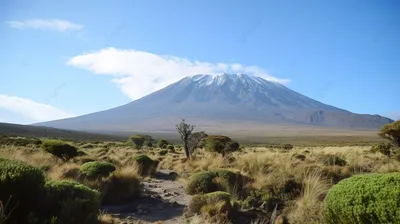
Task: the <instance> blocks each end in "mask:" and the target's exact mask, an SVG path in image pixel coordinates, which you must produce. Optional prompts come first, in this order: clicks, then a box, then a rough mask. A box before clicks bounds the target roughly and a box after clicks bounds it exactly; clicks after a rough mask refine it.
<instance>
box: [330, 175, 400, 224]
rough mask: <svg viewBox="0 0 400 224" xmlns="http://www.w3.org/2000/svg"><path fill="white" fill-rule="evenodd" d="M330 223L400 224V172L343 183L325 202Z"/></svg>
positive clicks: (348, 180)
mask: <svg viewBox="0 0 400 224" xmlns="http://www.w3.org/2000/svg"><path fill="white" fill-rule="evenodd" d="M323 214H324V217H325V219H326V223H332V224H337V223H343V224H350V223H400V173H397V172H396V173H388V174H363V175H356V176H353V177H350V178H347V179H344V180H342V181H340V182H339V183H338V184H336V185H334V186H333V187H332V188H331V189H330V190H329V192H328V194H327V196H326V197H325V200H324V210H323Z"/></svg>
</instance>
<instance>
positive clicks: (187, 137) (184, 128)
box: [176, 119, 206, 159]
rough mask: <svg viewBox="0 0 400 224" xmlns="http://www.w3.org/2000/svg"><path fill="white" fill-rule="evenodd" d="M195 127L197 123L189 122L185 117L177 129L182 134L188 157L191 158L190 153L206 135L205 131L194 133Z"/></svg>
mask: <svg viewBox="0 0 400 224" xmlns="http://www.w3.org/2000/svg"><path fill="white" fill-rule="evenodd" d="M195 127H196V126H195V125H190V124H187V123H186V122H185V119H182V121H181V123H180V124H177V125H176V130H177V131H178V133H179V135H180V136H181V139H182V142H183V147H184V149H185V153H186V158H187V159H190V153H191V152H192V151H193V150H194V149H195V148H196V147H197V144H198V143H199V142H200V140H201V139H202V138H204V137H205V136H206V134H205V133H204V132H195V133H193V130H194V128H195Z"/></svg>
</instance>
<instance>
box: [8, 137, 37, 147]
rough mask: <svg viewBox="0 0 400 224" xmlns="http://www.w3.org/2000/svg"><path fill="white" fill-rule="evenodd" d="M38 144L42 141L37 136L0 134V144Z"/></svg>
mask: <svg viewBox="0 0 400 224" xmlns="http://www.w3.org/2000/svg"><path fill="white" fill-rule="evenodd" d="M40 144H42V141H41V140H40V139H38V138H24V137H9V136H6V135H1V136H0V145H14V146H28V145H40Z"/></svg>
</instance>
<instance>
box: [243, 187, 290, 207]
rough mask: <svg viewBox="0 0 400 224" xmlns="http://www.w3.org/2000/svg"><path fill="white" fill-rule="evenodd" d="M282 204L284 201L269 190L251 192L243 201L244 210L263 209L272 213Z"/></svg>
mask: <svg viewBox="0 0 400 224" xmlns="http://www.w3.org/2000/svg"><path fill="white" fill-rule="evenodd" d="M280 204H282V201H281V200H280V199H279V198H278V197H277V196H276V195H275V194H273V193H272V192H271V191H269V190H264V189H263V190H249V192H247V197H246V198H245V199H244V200H243V201H241V206H242V207H244V208H262V209H263V210H266V211H268V212H272V211H273V210H274V208H275V206H277V205H280Z"/></svg>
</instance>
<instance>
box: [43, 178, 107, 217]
mask: <svg viewBox="0 0 400 224" xmlns="http://www.w3.org/2000/svg"><path fill="white" fill-rule="evenodd" d="M45 188H46V197H45V207H44V211H43V216H44V218H45V219H51V217H56V218H57V219H56V223H57V224H81V223H87V224H91V223H93V224H94V223H98V221H97V216H98V211H99V209H100V193H99V192H98V191H96V190H93V189H90V188H89V187H86V186H84V185H82V184H79V183H76V182H73V181H50V182H48V183H46V185H45Z"/></svg>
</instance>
